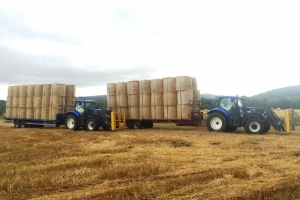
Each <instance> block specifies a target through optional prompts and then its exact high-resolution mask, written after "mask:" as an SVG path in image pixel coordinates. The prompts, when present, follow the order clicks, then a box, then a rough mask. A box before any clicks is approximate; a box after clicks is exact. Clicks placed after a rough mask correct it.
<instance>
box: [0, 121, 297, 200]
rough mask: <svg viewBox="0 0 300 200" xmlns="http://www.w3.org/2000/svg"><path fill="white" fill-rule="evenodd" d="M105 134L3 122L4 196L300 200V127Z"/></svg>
mask: <svg viewBox="0 0 300 200" xmlns="http://www.w3.org/2000/svg"><path fill="white" fill-rule="evenodd" d="M154 126H155V127H154V128H153V129H142V130H122V131H110V132H104V131H102V130H100V131H98V132H86V131H76V132H73V131H69V130H66V129H65V128H64V127H60V128H25V129H15V128H13V126H12V124H5V123H3V121H0V137H1V141H0V156H1V159H0V160H1V161H0V177H1V180H0V196H1V197H2V199H191V198H194V199H297V198H298V199H300V191H299V189H298V188H299V184H300V172H299V163H300V146H299V143H300V128H299V127H297V131H294V132H291V133H284V132H277V131H274V130H271V131H270V132H269V133H267V134H265V135H249V134H246V133H245V132H244V131H243V129H238V130H237V131H236V132H235V133H210V132H207V130H206V128H205V127H204V128H197V127H176V126H175V125H173V124H155V125H154Z"/></svg>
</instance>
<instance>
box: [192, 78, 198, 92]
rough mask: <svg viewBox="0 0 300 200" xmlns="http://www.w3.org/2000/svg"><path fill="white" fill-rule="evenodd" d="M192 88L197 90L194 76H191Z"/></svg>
mask: <svg viewBox="0 0 300 200" xmlns="http://www.w3.org/2000/svg"><path fill="white" fill-rule="evenodd" d="M192 90H198V88H197V79H196V78H195V77H192Z"/></svg>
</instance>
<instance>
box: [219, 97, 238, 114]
mask: <svg viewBox="0 0 300 200" xmlns="http://www.w3.org/2000/svg"><path fill="white" fill-rule="evenodd" d="M220 107H222V108H224V109H225V110H227V111H228V112H229V115H230V116H234V113H235V112H234V111H235V99H234V98H223V99H221V100H220Z"/></svg>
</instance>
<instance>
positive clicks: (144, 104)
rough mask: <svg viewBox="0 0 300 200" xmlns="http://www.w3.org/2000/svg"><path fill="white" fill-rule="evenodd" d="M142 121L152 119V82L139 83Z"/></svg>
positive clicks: (143, 81) (142, 81)
mask: <svg viewBox="0 0 300 200" xmlns="http://www.w3.org/2000/svg"><path fill="white" fill-rule="evenodd" d="M139 90H140V94H139V96H140V97H139V102H140V105H139V106H140V113H139V117H140V119H151V81H150V80H141V81H139Z"/></svg>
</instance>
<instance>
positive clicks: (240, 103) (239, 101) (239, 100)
mask: <svg viewBox="0 0 300 200" xmlns="http://www.w3.org/2000/svg"><path fill="white" fill-rule="evenodd" d="M238 105H239V106H240V107H242V106H243V103H242V101H241V99H238Z"/></svg>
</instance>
